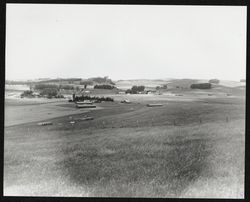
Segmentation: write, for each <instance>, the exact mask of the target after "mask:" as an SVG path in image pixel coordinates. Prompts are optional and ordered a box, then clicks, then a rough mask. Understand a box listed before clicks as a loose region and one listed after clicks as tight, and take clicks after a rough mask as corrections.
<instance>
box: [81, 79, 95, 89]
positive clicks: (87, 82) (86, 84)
mask: <svg viewBox="0 0 250 202" xmlns="http://www.w3.org/2000/svg"><path fill="white" fill-rule="evenodd" d="M80 85H84V89H86V88H87V86H88V85H93V81H88V80H87V81H81V82H80Z"/></svg>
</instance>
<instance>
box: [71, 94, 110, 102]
mask: <svg viewBox="0 0 250 202" xmlns="http://www.w3.org/2000/svg"><path fill="white" fill-rule="evenodd" d="M84 100H97V101H106V102H114V99H113V98H111V97H96V96H92V97H91V96H88V95H81V96H75V100H74V101H75V102H78V101H84Z"/></svg>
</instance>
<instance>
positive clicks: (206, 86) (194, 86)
mask: <svg viewBox="0 0 250 202" xmlns="http://www.w3.org/2000/svg"><path fill="white" fill-rule="evenodd" d="M211 87H212V85H211V83H196V84H192V85H191V86H190V88H192V89H211Z"/></svg>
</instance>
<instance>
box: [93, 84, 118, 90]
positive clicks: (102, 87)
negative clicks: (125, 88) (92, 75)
mask: <svg viewBox="0 0 250 202" xmlns="http://www.w3.org/2000/svg"><path fill="white" fill-rule="evenodd" d="M114 88H115V87H114V86H111V85H107V84H103V85H95V86H94V89H110V90H111V89H114Z"/></svg>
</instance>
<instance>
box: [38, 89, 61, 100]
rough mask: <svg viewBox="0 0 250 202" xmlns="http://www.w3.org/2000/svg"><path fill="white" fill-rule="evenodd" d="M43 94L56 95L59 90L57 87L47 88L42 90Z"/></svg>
mask: <svg viewBox="0 0 250 202" xmlns="http://www.w3.org/2000/svg"><path fill="white" fill-rule="evenodd" d="M40 94H41V95H43V96H47V97H48V98H52V97H56V96H57V94H58V90H57V89H56V88H45V89H43V90H42V91H41V92H40Z"/></svg>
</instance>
